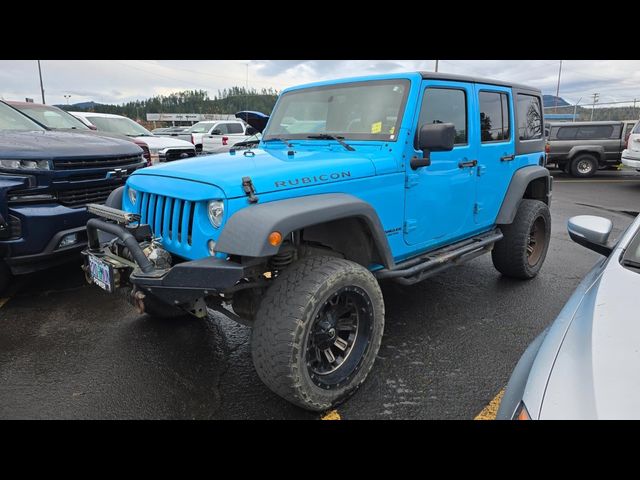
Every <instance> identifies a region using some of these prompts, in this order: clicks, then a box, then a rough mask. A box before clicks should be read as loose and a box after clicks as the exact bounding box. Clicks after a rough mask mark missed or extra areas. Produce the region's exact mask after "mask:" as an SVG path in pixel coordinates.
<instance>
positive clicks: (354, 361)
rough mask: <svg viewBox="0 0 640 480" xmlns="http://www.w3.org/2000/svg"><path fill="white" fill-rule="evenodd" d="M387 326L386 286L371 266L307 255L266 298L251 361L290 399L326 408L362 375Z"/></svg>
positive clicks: (344, 395)
mask: <svg viewBox="0 0 640 480" xmlns="http://www.w3.org/2000/svg"><path fill="white" fill-rule="evenodd" d="M383 330H384V302H383V298H382V292H381V291H380V286H379V285H378V282H377V281H376V279H375V278H374V276H373V275H372V274H371V272H369V271H368V270H367V269H366V268H364V267H362V266H360V265H358V264H357V263H354V262H351V261H348V260H344V259H341V258H335V257H325V256H312V257H308V258H303V259H302V260H300V261H298V262H297V263H295V264H293V265H291V266H290V267H288V268H287V269H286V270H285V271H284V272H283V273H281V274H280V275H279V276H278V278H276V279H275V280H274V283H273V285H272V286H271V287H270V288H269V289H268V290H267V292H266V295H265V296H264V298H263V299H262V302H261V304H260V309H259V310H258V314H257V316H256V321H255V324H254V327H253V332H252V356H253V363H254V366H255V368H256V371H257V372H258V375H259V376H260V378H261V379H262V381H263V382H264V383H265V384H266V385H267V386H268V387H269V388H270V389H271V390H273V391H274V392H275V393H276V394H278V395H280V396H281V397H282V398H284V399H285V400H288V401H289V402H292V403H294V404H296V405H298V406H300V407H302V408H306V409H308V410H315V411H322V410H326V409H328V408H330V407H332V406H334V405H336V404H338V403H340V402H342V401H344V400H345V399H346V398H348V397H349V396H350V395H352V394H353V393H354V392H355V391H356V389H357V388H358V387H359V386H360V384H362V382H364V380H365V378H366V377H367V374H368V373H369V371H370V370H371V368H372V366H373V363H374V361H375V358H376V355H377V353H378V349H379V348H380V342H381V339H382V333H383Z"/></svg>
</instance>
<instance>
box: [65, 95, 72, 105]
mask: <svg viewBox="0 0 640 480" xmlns="http://www.w3.org/2000/svg"><path fill="white" fill-rule="evenodd" d="M63 97H64V98H66V99H67V105H69V99H70V98H71V95H63Z"/></svg>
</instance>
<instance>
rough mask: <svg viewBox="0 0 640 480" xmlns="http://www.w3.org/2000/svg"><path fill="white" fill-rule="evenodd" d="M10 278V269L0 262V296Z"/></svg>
mask: <svg viewBox="0 0 640 480" xmlns="http://www.w3.org/2000/svg"><path fill="white" fill-rule="evenodd" d="M12 277H13V275H12V274H11V269H10V268H9V267H8V265H7V264H6V263H4V262H3V261H2V260H0V294H2V292H4V291H5V290H6V289H7V287H8V286H9V283H10V282H11V278H12Z"/></svg>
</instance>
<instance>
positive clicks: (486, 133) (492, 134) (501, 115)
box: [479, 92, 511, 143]
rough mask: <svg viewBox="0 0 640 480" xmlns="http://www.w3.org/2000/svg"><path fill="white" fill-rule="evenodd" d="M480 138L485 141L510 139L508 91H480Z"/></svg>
mask: <svg viewBox="0 0 640 480" xmlns="http://www.w3.org/2000/svg"><path fill="white" fill-rule="evenodd" d="M479 99H480V139H481V141H482V142H483V143H484V142H496V141H504V140H509V137H510V135H511V134H510V125H509V97H508V96H507V94H506V93H500V92H480V95H479Z"/></svg>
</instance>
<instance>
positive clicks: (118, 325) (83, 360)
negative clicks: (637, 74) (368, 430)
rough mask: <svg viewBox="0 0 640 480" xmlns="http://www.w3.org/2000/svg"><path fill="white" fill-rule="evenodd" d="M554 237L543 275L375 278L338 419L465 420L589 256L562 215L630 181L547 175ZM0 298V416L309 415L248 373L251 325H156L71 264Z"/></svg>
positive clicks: (633, 201)
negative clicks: (354, 388)
mask: <svg viewBox="0 0 640 480" xmlns="http://www.w3.org/2000/svg"><path fill="white" fill-rule="evenodd" d="M553 173H554V177H555V183H554V195H553V203H552V209H551V213H552V222H553V227H552V240H551V245H550V248H549V253H548V256H547V260H546V262H545V265H544V266H543V268H542V271H541V273H540V275H539V276H538V277H537V278H535V279H534V280H532V281H529V282H519V281H514V280H509V279H505V278H502V277H501V276H500V275H499V274H498V273H497V272H496V270H495V269H494V268H493V265H492V264H491V258H490V256H488V255H485V256H482V257H479V258H477V259H475V260H472V261H471V262H469V263H467V264H465V265H462V266H460V267H457V268H454V269H452V270H449V271H447V272H444V273H443V274H440V275H438V276H435V277H432V278H430V279H428V280H426V281H424V282H423V283H420V284H418V285H414V286H411V287H401V286H399V285H396V284H392V283H391V284H384V285H383V293H384V297H385V304H386V309H387V315H386V327H385V336H384V338H383V341H382V347H381V349H380V353H379V355H378V360H377V361H376V364H375V366H374V368H373V371H372V372H371V373H370V375H369V377H368V379H367V381H366V382H365V383H364V385H363V386H362V387H361V388H360V390H359V391H358V392H357V393H356V394H355V395H354V396H353V397H352V398H351V399H350V400H348V401H347V402H346V403H345V404H343V405H341V406H340V407H338V413H339V415H340V417H341V418H343V419H431V418H438V419H472V418H474V417H475V416H476V415H477V414H478V413H479V412H480V411H481V410H482V409H483V408H484V407H485V406H486V405H487V404H488V403H489V402H490V401H491V399H493V398H494V397H495V396H496V394H498V392H499V391H500V390H501V389H502V388H504V386H505V385H506V382H507V380H508V378H509V375H510V373H511V370H512V369H513V367H514V366H515V363H516V362H517V360H518V358H519V357H520V355H521V354H522V352H523V351H524V350H525V348H526V347H527V345H528V344H529V342H530V341H532V340H533V339H534V338H535V337H536V335H537V334H538V333H539V332H541V331H542V330H543V329H544V328H545V327H546V326H547V325H548V324H549V323H550V322H551V321H553V319H554V318H555V316H556V315H557V314H558V312H559V311H560V309H561V308H562V306H563V304H564V302H565V301H566V300H567V299H568V297H569V296H570V294H571V292H572V291H573V289H574V288H575V286H576V285H577V284H578V282H579V281H580V279H581V278H582V277H583V276H584V274H585V273H587V271H588V270H589V269H590V268H591V267H592V266H593V264H594V263H595V262H596V260H597V259H598V255H597V254H595V253H593V252H591V251H589V250H587V249H585V248H583V247H580V246H579V245H577V244H574V243H573V242H572V241H571V240H570V239H569V237H568V235H567V233H566V226H565V225H566V221H567V219H568V218H569V217H570V216H572V215H579V214H594V215H601V216H607V217H609V218H611V219H612V220H613V221H614V234H613V236H614V237H615V236H617V235H619V233H620V232H621V231H622V230H623V229H624V228H625V227H626V226H627V225H628V224H629V223H631V221H632V220H633V216H632V215H633V212H638V211H639V210H640V175H639V174H637V173H636V172H634V171H632V170H629V171H626V170H625V171H622V172H613V171H611V172H600V173H599V174H598V175H597V176H596V177H594V178H592V179H588V180H576V179H573V178H571V177H568V176H566V175H564V174H561V173H558V172H553ZM2 303H3V302H2V300H1V299H0V418H3V419H4V418H65V419H66V418H100V419H102V418H105V419H116V418H118V419H133V418H153V419H155V418H163V419H164V418H170V419H190V418H197V419H317V418H320V416H321V415H319V414H315V413H309V412H305V411H303V410H300V409H299V408H297V407H294V406H292V405H290V404H288V403H287V402H285V401H283V400H281V399H280V398H279V397H278V396H276V395H275V394H273V393H271V392H270V391H269V390H268V389H267V388H266V387H264V386H263V385H262V383H261V382H260V380H259V379H258V376H257V374H256V373H255V371H254V369H253V365H252V362H251V354H250V344H249V340H250V334H251V331H250V329H249V328H248V327H245V326H242V325H238V324H235V323H233V322H232V321H230V320H227V319H225V318H224V317H222V316H220V315H219V314H213V315H212V316H211V317H210V318H209V319H207V320H197V319H191V318H188V317H185V318H181V319H173V320H161V319H157V318H151V317H149V316H147V315H138V314H137V313H136V312H135V311H134V310H133V309H132V308H131V307H130V306H129V305H128V304H127V303H125V302H123V301H119V300H118V301H114V299H113V297H112V296H110V295H109V294H107V293H105V292H102V291H101V290H99V289H98V288H96V287H93V286H89V285H87V284H86V283H85V281H84V277H83V274H82V272H81V271H80V268H79V266H78V265H73V264H72V265H67V266H63V267H59V268H55V269H52V270H49V271H47V272H42V273H39V274H34V275H30V276H28V277H25V278H22V279H20V280H19V281H17V282H16V285H15V286H14V292H13V294H12V295H11V297H10V298H9V300H8V301H7V302H6V303H5V304H4V305H2Z"/></svg>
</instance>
